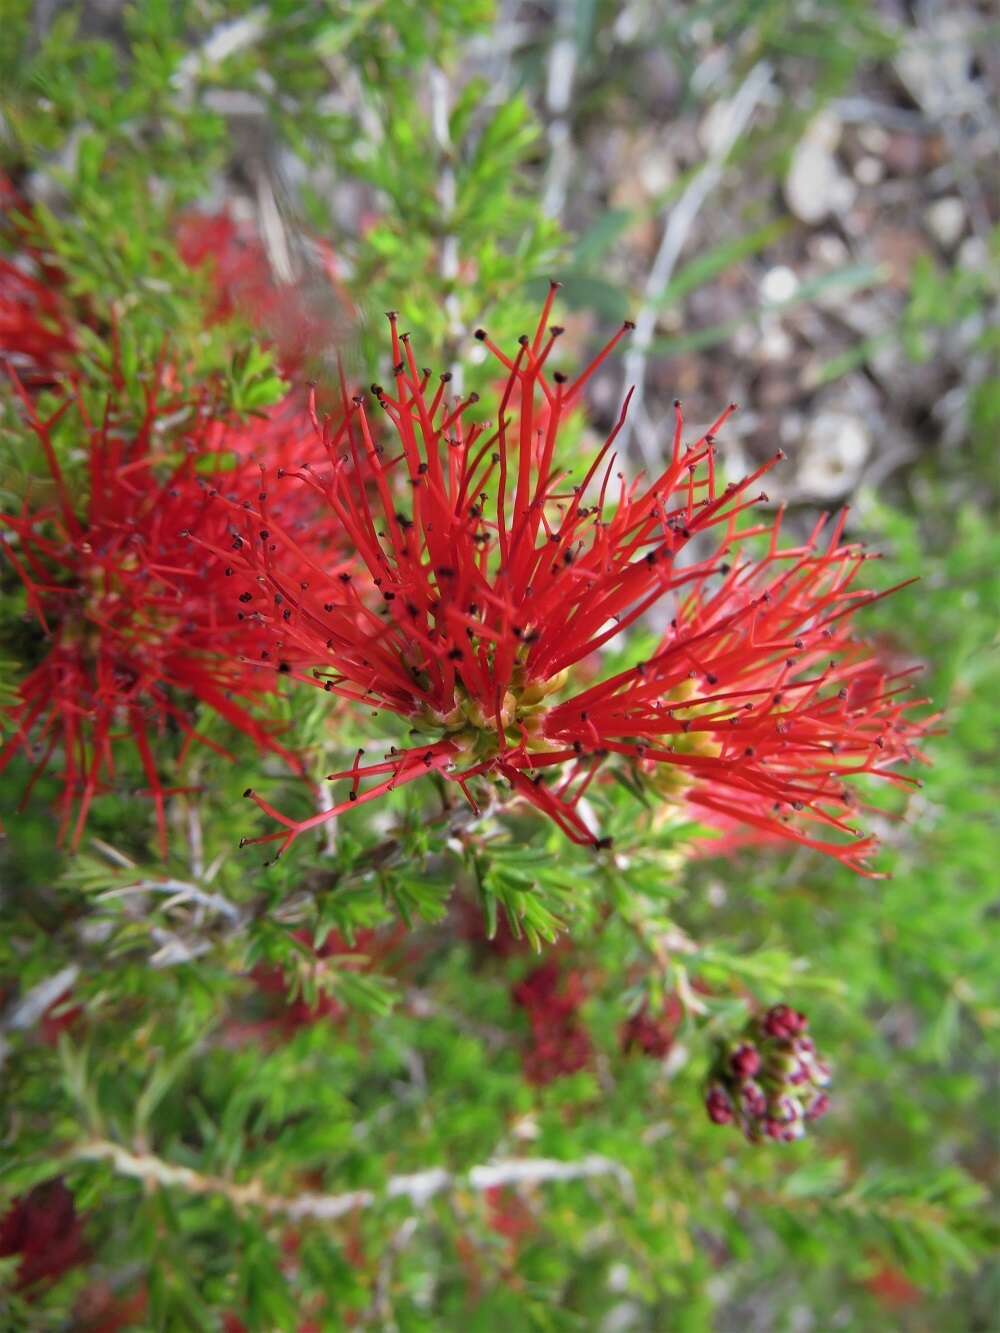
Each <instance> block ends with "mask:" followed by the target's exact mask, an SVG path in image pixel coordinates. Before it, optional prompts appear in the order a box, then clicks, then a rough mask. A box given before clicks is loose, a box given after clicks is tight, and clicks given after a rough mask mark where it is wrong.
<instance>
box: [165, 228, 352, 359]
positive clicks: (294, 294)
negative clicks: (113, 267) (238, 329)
mask: <svg viewBox="0 0 1000 1333" xmlns="http://www.w3.org/2000/svg"><path fill="white" fill-rule="evenodd" d="M312 245H313V248H314V250H315V252H316V256H317V259H318V267H319V269H320V270H321V272H322V274H323V276H324V278H325V283H320V284H315V283H310V284H309V285H308V286H307V285H306V284H305V283H298V284H295V283H293V282H292V281H291V280H290V279H291V274H289V275H288V279H287V280H285V281H279V280H278V278H276V276H275V273H274V271H273V268H272V264H271V262H270V261H269V259H268V255H267V251H266V250H265V248H264V246H263V244H262V243H261V240H260V238H259V237H258V236H257V234H256V232H255V231H254V229H253V227H252V226H248V225H240V224H239V223H237V222H236V221H235V220H234V219H233V218H232V217H230V216H229V215H228V214H225V213H216V214H203V213H189V214H187V215H186V216H185V217H183V218H181V220H180V223H179V225H178V228H177V249H178V251H179V252H180V255H181V258H182V259H183V260H184V262H185V263H186V264H188V265H189V266H190V267H191V268H204V267H209V268H211V270H212V276H213V280H214V289H215V301H214V306H213V309H212V311H211V314H212V316H213V318H214V319H216V320H223V319H229V318H231V317H232V316H233V315H235V314H239V315H242V316H243V318H244V319H246V320H247V321H248V322H249V323H250V324H251V325H253V326H254V327H255V328H257V329H259V330H260V331H261V332H262V333H263V334H264V335H265V336H266V337H267V338H268V339H269V340H270V341H271V342H272V343H273V344H274V347H275V350H276V352H277V356H278V359H279V361H280V363H281V366H282V369H283V370H284V371H285V372H286V374H294V373H295V372H296V371H299V370H301V369H302V367H303V366H304V365H306V364H307V363H308V362H310V361H312V360H323V359H329V357H330V354H331V352H332V351H333V350H334V349H335V348H336V347H338V346H339V345H340V344H341V343H342V342H343V340H344V336H345V334H346V332H347V329H348V328H349V326H350V325H351V324H352V323H353V321H354V314H353V311H354V307H353V304H352V302H351V299H350V296H349V294H348V293H347V289H346V288H345V287H344V285H343V283H342V281H341V279H340V275H339V272H338V270H337V262H336V258H335V256H334V254H333V251H332V250H331V249H330V247H329V245H327V244H326V243H325V242H322V241H313V242H312Z"/></svg>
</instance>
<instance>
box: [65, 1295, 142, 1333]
mask: <svg viewBox="0 0 1000 1333" xmlns="http://www.w3.org/2000/svg"><path fill="white" fill-rule="evenodd" d="M148 1305H149V1296H148V1295H147V1293H146V1289H145V1288H144V1287H139V1288H138V1290H136V1291H133V1292H131V1293H129V1294H128V1295H125V1296H116V1295H115V1292H114V1291H113V1289H112V1288H111V1286H110V1285H109V1284H108V1283H107V1282H95V1283H94V1284H93V1285H92V1286H89V1287H86V1288H85V1289H84V1290H83V1291H82V1292H81V1293H80V1295H79V1297H78V1298H77V1301H76V1304H75V1306H74V1307H73V1318H74V1320H75V1322H74V1324H73V1328H74V1330H76V1333H124V1331H125V1330H126V1329H130V1328H136V1327H139V1326H141V1325H142V1323H143V1322H144V1318H145V1315H146V1311H147V1307H148Z"/></svg>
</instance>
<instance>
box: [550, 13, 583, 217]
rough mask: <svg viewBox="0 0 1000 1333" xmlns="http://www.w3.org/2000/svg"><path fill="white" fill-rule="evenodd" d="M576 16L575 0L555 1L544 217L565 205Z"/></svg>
mask: <svg viewBox="0 0 1000 1333" xmlns="http://www.w3.org/2000/svg"><path fill="white" fill-rule="evenodd" d="M575 18H576V0H558V4H557V6H556V14H555V30H556V35H555V41H554V42H553V43H552V46H551V47H550V48H549V59H548V70H547V77H546V82H545V107H546V110H547V111H548V113H549V117H550V119H549V124H548V129H547V131H546V136H547V138H548V141H549V162H548V167H547V169H546V175H545V190H544V192H543V194H542V212H543V213H544V214H545V215H546V217H550V218H560V217H561V216H562V212H563V209H564V208H565V206H566V191H567V189H568V187H569V179H570V175H571V173H572V169H573V153H572V147H571V135H570V122H569V115H568V112H569V105H570V99H571V98H572V95H573V80H574V79H575V77H576V59H577V52H576V38H575V35H574V32H573V22H574V19H575Z"/></svg>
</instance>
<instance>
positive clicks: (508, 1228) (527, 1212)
mask: <svg viewBox="0 0 1000 1333" xmlns="http://www.w3.org/2000/svg"><path fill="white" fill-rule="evenodd" d="M483 1200H484V1202H485V1204H486V1207H487V1210H488V1217H487V1222H486V1225H487V1226H488V1227H489V1229H490V1230H491V1231H495V1232H496V1234H497V1235H498V1236H504V1237H505V1238H506V1239H507V1240H509V1241H510V1245H511V1251H512V1254H516V1252H517V1250H518V1247H519V1245H520V1242H521V1240H522V1239H523V1238H524V1237H525V1236H530V1235H531V1233H532V1232H533V1231H536V1230H537V1229H538V1223H537V1221H536V1220H535V1215H534V1213H533V1212H532V1211H531V1209H530V1208H529V1207H528V1205H527V1204H526V1203H525V1201H524V1200H523V1199H522V1198H521V1197H520V1195H519V1194H518V1193H517V1192H516V1190H512V1189H511V1188H510V1187H509V1186H505V1185H493V1186H491V1188H490V1189H488V1190H485V1191H484V1192H483Z"/></svg>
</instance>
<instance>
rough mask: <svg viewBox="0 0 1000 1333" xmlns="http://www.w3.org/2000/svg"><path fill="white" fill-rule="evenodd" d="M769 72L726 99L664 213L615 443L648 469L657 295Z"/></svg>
mask: <svg viewBox="0 0 1000 1333" xmlns="http://www.w3.org/2000/svg"><path fill="white" fill-rule="evenodd" d="M771 74H772V71H771V66H770V65H769V64H768V63H767V61H766V60H762V61H760V62H759V63H758V64H756V65H754V67H753V69H752V70H751V71H750V73H749V74H748V75H747V76H746V78H745V79H744V80H743V83H742V84H741V85H740V87H739V89H738V91H737V93H736V95H735V97H734V98H733V99H732V101H731V102H730V103H729V106H728V108H727V115H726V118H725V122H724V124H723V125H722V127H721V130H720V132H719V134H718V136H717V138H716V141H715V143H714V144H713V146H712V149H711V151H710V152H709V154H708V156H707V157H706V159H705V161H704V163H703V164H702V166H701V167H700V168H699V170H698V172H697V173H696V174H695V175H694V176H693V177H692V178H691V180H690V181H689V182H688V185H687V188H686V189H685V190H684V192H683V194H682V195H681V197H680V198H679V199H678V200H677V202H676V204H675V205H674V206H673V208H672V209H671V210H670V212H669V215H668V216H667V220H666V225H665V227H664V229H663V237H662V239H661V241H660V247H659V249H658V250H657V252H656V258H655V259H654V260H653V267H652V268H651V269H650V271H649V276H648V278H647V279H646V285H645V288H644V290H643V300H642V306H641V307H640V309H639V312H638V314H637V315H636V317H635V332H634V334H633V335H632V339H631V344H630V346H629V350H628V352H627V353H626V356H625V388H626V390H627V389H628V388H629V387H630V386H634V392H633V395H632V403H631V409H630V411H629V415H628V417H627V418H626V421H625V425H624V427H623V428H622V432H621V434H620V435H619V437H618V447H619V449H621V450H622V451H624V450H625V449H627V447H628V445H629V443H630V440H631V436H632V434H633V433H634V434H635V436H636V438H637V440H638V444H639V450H640V453H641V454H642V458H643V462H644V463H645V465H646V467H647V468H649V470H650V471H651V472H655V471H657V470H658V469H659V467H660V465H661V463H662V459H661V457H660V451H659V449H658V448H657V440H658V437H657V434H656V432H655V430H654V427H653V423H652V421H651V420H650V418H649V414H648V413H647V412H646V410H645V385H646V369H647V365H648V362H649V349H650V346H651V344H652V341H653V334H654V332H655V329H656V320H657V317H658V314H659V306H660V300H661V298H662V296H663V293H664V292H665V291H666V289H667V284H668V283H669V281H670V279H671V276H672V275H673V272H674V268H675V267H676V264H677V261H678V259H679V258H680V256H681V252H682V251H683V249H684V246H685V244H686V243H687V240H688V237H689V236H690V234H691V229H692V228H693V226H694V224H695V220H696V219H697V217H698V214H699V213H700V212H701V210H702V208H703V206H704V204H705V203H706V201H707V200H708V198H709V196H710V195H711V193H712V191H713V190H714V189H715V188H716V186H717V185H718V184H719V182H720V181H721V180H722V176H723V173H724V171H725V166H726V161H727V159H728V157H729V154H730V153H731V152H732V150H733V147H734V145H735V144H736V141H737V140H738V139H739V137H740V135H741V134H742V133H743V131H744V130H745V129H746V127H747V125H748V124H749V123H750V120H751V118H752V116H753V114H754V111H755V110H756V109H757V107H758V105H759V104H760V102H761V101H762V100H763V98H764V96H765V94H766V92H767V90H768V88H769V87H770V84H771Z"/></svg>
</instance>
